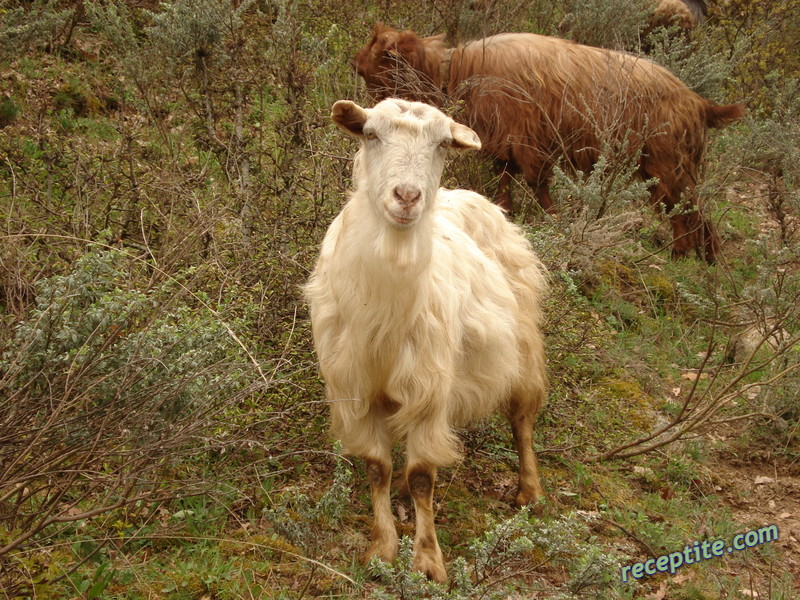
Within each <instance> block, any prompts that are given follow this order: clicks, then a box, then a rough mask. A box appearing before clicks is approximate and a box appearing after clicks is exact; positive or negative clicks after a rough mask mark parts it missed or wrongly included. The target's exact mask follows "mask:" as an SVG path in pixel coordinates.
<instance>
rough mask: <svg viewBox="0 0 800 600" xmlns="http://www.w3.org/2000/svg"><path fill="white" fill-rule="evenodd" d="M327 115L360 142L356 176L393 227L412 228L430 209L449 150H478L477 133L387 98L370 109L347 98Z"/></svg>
mask: <svg viewBox="0 0 800 600" xmlns="http://www.w3.org/2000/svg"><path fill="white" fill-rule="evenodd" d="M331 117H332V119H333V121H334V123H336V124H337V125H338V126H339V127H341V128H342V129H344V130H345V131H346V132H347V133H349V134H350V135H352V136H354V137H356V138H358V139H359V140H360V141H361V148H360V150H359V151H358V154H357V155H356V164H355V177H356V180H357V182H358V185H365V186H366V187H367V194H368V196H369V199H370V201H371V202H372V205H373V207H374V208H375V209H376V211H378V214H380V215H381V216H382V217H383V218H385V219H386V221H388V223H389V224H390V225H392V226H394V227H398V228H407V227H412V226H413V225H414V224H415V223H417V222H418V221H419V219H420V217H422V215H423V214H425V213H426V212H427V211H428V209H429V208H430V207H431V206H432V205H433V202H434V200H435V198H436V194H437V193H438V189H439V183H440V181H441V178H442V170H443V169H444V161H445V157H446V156H447V153H448V151H449V150H477V149H479V148H480V147H481V142H480V139H479V138H478V135H477V134H476V133H475V132H474V131H472V129H470V128H469V127H467V126H465V125H461V124H459V123H456V122H455V121H453V120H452V119H451V118H450V117H448V116H447V115H445V114H444V113H442V112H441V111H439V110H438V109H436V108H434V107H432V106H430V105H428V104H422V103H420V102H407V101H405V100H399V99H397V98H390V99H388V100H384V101H383V102H380V103H379V104H377V105H376V106H375V107H374V108H371V109H368V108H362V107H360V106H359V105H357V104H355V103H353V102H350V101H349V100H340V101H338V102H337V103H336V104H334V105H333V111H332V113H331Z"/></svg>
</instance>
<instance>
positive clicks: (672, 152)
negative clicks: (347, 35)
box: [355, 23, 744, 262]
mask: <svg viewBox="0 0 800 600" xmlns="http://www.w3.org/2000/svg"><path fill="white" fill-rule="evenodd" d="M355 63H356V68H357V70H358V73H359V74H360V75H361V76H362V77H363V78H364V79H365V81H366V83H367V87H368V89H369V90H370V92H371V93H373V94H374V95H376V96H378V97H380V98H385V97H388V96H399V97H403V98H407V99H412V100H421V101H425V102H429V103H431V104H437V105H441V104H443V103H444V102H445V101H449V102H454V103H456V102H463V103H464V120H465V122H466V124H467V125H469V127H471V128H472V129H474V130H475V131H476V132H477V133H478V135H479V136H480V138H481V142H482V143H483V148H484V151H485V152H487V153H488V154H490V155H492V156H494V157H495V158H496V159H498V161H499V164H500V167H501V168H502V173H503V176H502V177H501V182H500V188H499V190H498V194H497V201H498V203H499V204H500V205H501V206H503V207H504V208H506V209H507V210H508V209H510V208H511V197H510V193H509V180H510V176H509V175H508V173H509V172H511V173H513V172H521V173H522V175H523V176H524V177H525V180H526V181H527V182H528V184H529V185H530V186H531V187H532V188H533V189H534V190H535V192H536V195H537V198H538V200H539V203H540V204H541V205H542V207H543V208H544V209H545V210H548V209H550V207H551V205H552V201H551V199H550V193H549V190H548V185H549V181H550V178H551V175H552V169H553V166H554V164H555V163H556V161H557V160H558V159H559V157H561V156H563V157H564V158H565V159H566V161H567V162H568V164H569V165H570V166H572V167H573V168H575V169H578V170H581V171H584V172H586V171H588V170H590V169H591V168H592V166H593V165H594V163H595V162H596V161H597V159H598V154H599V150H598V149H599V148H600V136H601V135H602V136H604V137H605V139H609V137H610V139H613V140H615V141H616V142H618V143H619V142H625V143H626V147H628V148H631V150H632V151H638V150H640V149H641V150H642V156H641V163H640V173H641V175H642V176H643V177H645V178H653V177H656V178H658V184H657V185H655V186H653V189H652V201H653V204H654V205H656V206H663V207H664V208H665V209H666V210H667V211H672V210H673V209H675V208H676V207H684V206H685V207H687V208H686V210H683V211H680V214H673V215H671V216H670V220H671V222H672V227H673V255H674V256H684V255H686V254H687V253H688V252H689V251H690V250H692V249H694V250H695V251H696V252H697V254H698V256H703V257H704V258H705V259H706V260H707V261H709V262H712V261H713V260H714V256H715V254H716V251H717V246H718V238H717V235H716V233H715V231H714V227H713V225H712V223H711V222H709V221H707V220H705V219H704V218H703V217H702V216H701V213H700V211H699V210H698V208H699V207H698V202H697V198H696V197H695V193H694V188H695V185H696V183H697V175H698V166H699V164H700V162H701V159H702V157H703V153H704V151H705V147H706V137H707V129H708V128H709V127H721V126H723V125H725V124H726V123H729V122H731V121H734V120H736V119H739V118H740V117H741V116H742V115H743V113H744V110H743V107H742V106H741V105H738V104H736V105H728V106H720V105H717V104H715V103H714V102H711V101H710V100H706V99H704V98H702V97H700V96H698V95H697V94H695V93H694V92H693V91H692V90H690V89H689V88H688V87H686V85H685V84H684V83H683V82H681V81H680V80H679V79H678V78H677V77H675V76H674V75H673V74H672V73H670V72H669V71H668V70H667V69H664V68H663V67H660V66H658V65H656V64H654V63H652V62H650V61H648V60H645V59H642V58H639V57H636V56H633V55H629V54H625V53H621V52H615V51H611V50H605V49H601V48H593V47H590V46H583V45H580V44H576V43H574V42H570V41H567V40H562V39H558V38H552V37H544V36H540V35H534V34H528V33H504V34H500V35H495V36H491V37H488V38H484V39H481V40H476V41H473V42H469V43H467V44H464V45H460V46H458V47H457V48H454V49H448V48H447V46H446V45H445V43H444V41H443V36H442V35H438V36H432V37H427V38H420V37H419V36H418V35H417V34H416V33H414V32H413V31H396V30H394V29H391V28H388V27H384V26H383V25H382V24H380V23H379V24H377V25H376V26H375V31H374V34H373V37H372V40H371V41H370V43H369V44H367V46H366V47H364V48H363V49H362V50H361V51H360V52H359V53H358V55H357V57H356V61H355ZM676 212H677V211H676Z"/></svg>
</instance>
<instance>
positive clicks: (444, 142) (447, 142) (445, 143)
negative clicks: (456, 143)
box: [439, 139, 453, 149]
mask: <svg viewBox="0 0 800 600" xmlns="http://www.w3.org/2000/svg"><path fill="white" fill-rule="evenodd" d="M452 145H453V140H449V139H448V140H442V141H441V142H439V148H445V149H447V148H449V147H450V146H452Z"/></svg>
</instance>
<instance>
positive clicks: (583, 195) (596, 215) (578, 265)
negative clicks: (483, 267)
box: [547, 139, 654, 274]
mask: <svg viewBox="0 0 800 600" xmlns="http://www.w3.org/2000/svg"><path fill="white" fill-rule="evenodd" d="M639 156H640V153H639V152H628V149H627V148H626V144H625V143H623V144H619V143H617V142H615V141H613V140H609V139H607V140H604V141H603V142H602V150H601V153H600V156H599V158H598V160H597V163H596V164H595V166H594V168H593V169H592V171H591V172H589V173H588V174H585V173H583V172H580V171H579V172H577V173H568V172H566V171H564V170H562V169H561V168H559V167H558V166H557V167H555V169H554V170H553V180H552V184H551V189H552V193H553V197H554V199H555V200H556V204H557V205H559V206H560V207H561V211H562V213H563V214H564V217H565V218H563V219H559V220H558V221H556V222H553V223H552V224H551V227H552V228H553V229H554V231H553V232H552V233H553V236H552V237H553V239H554V240H556V241H557V246H558V248H559V249H560V250H561V251H560V252H558V254H559V256H558V257H557V259H558V260H559V262H560V263H562V264H567V265H569V266H570V267H572V268H574V269H577V270H578V271H581V272H584V273H587V274H590V273H592V272H593V271H594V269H595V268H596V266H597V262H598V261H597V258H598V256H600V255H602V254H603V253H606V252H608V251H609V250H613V251H615V252H616V251H618V249H619V248H620V247H623V246H624V245H625V244H630V243H631V241H632V240H631V238H632V236H631V232H632V231H634V230H636V229H637V228H638V227H639V226H640V225H641V224H642V220H643V216H642V211H643V210H648V207H649V202H648V200H649V197H650V187H651V186H652V185H653V184H654V181H653V180H647V181H645V180H642V179H641V178H640V177H639V164H638V163H639ZM554 252H555V250H548V251H547V253H548V254H552V253H554Z"/></svg>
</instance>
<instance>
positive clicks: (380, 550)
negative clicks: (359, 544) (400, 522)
mask: <svg viewBox="0 0 800 600" xmlns="http://www.w3.org/2000/svg"><path fill="white" fill-rule="evenodd" d="M397 547H398V539H397V536H395V537H394V539H392V538H387V539H381V540H372V543H371V544H370V545H369V548H368V549H367V551H366V552H365V553H364V565H368V564H369V561H371V560H372V557H373V556H375V557H377V558H380V559H381V560H382V561H384V562H388V563H390V562H394V560H395V559H396V558H397Z"/></svg>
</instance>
